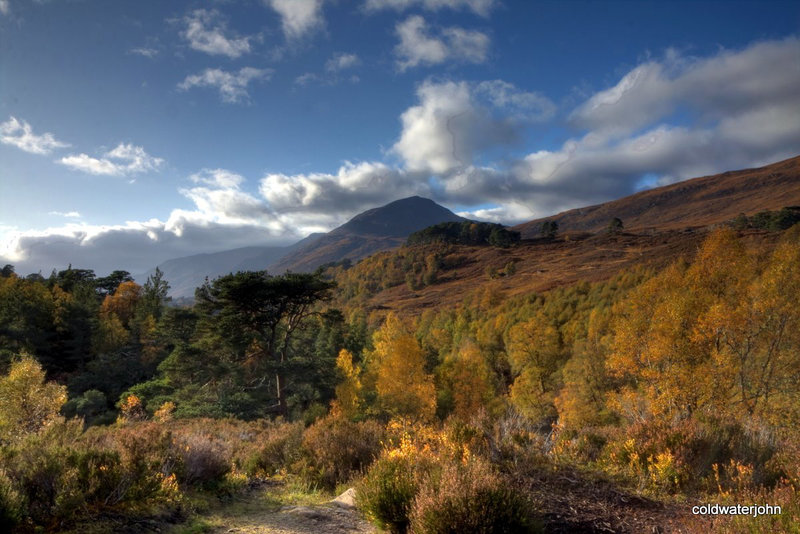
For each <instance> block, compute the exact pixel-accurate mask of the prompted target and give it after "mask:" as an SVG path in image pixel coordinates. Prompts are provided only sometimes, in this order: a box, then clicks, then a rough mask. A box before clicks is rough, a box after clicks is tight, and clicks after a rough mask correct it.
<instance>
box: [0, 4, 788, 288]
mask: <svg viewBox="0 0 800 534" xmlns="http://www.w3.org/2000/svg"><path fill="white" fill-rule="evenodd" d="M798 28H800V5H799V4H798V3H797V2H763V1H762V2H735V1H725V2H688V1H687V2H619V3H613V2H573V1H554V2H533V1H530V2H528V1H511V0H503V1H499V0H352V1H347V0H338V1H333V0H330V1H328V0H239V1H236V0H228V1H216V2H178V1H174V2H172V1H171V2H160V1H139V2H122V1H120V2H102V1H99V0H98V1H89V0H86V1H82V0H72V1H69V0H38V1H37V0H0V261H2V262H9V263H13V264H15V265H17V270H18V272H31V271H37V270H42V271H44V272H45V273H47V272H49V270H50V269H51V268H53V267H56V268H62V267H64V266H65V265H66V264H68V263H70V262H71V263H73V264H74V265H80V266H85V267H89V268H94V269H97V270H98V272H99V273H101V274H102V273H104V272H107V271H109V270H111V269H113V268H122V269H126V270H130V271H132V272H140V271H144V270H146V269H148V268H150V267H152V266H153V265H155V264H157V263H159V262H161V261H164V260H166V259H169V258H173V257H178V256H183V255H188V254H193V253H198V252H213V251H219V250H225V249H228V248H235V247H239V246H247V245H255V244H281V243H288V242H292V241H294V240H296V239H298V238H300V237H303V236H304V235H305V234H307V233H308V232H311V231H323V230H328V229H331V228H333V227H335V226H337V225H338V224H341V223H342V222H344V221H345V220H347V218H349V217H351V216H352V215H354V214H355V213H358V212H360V211H362V210H364V209H367V208H370V207H373V206H376V205H380V204H383V203H386V202H389V201H391V200H395V199H396V198H401V197H404V196H409V195H412V194H420V195H423V196H429V197H431V198H434V199H435V200H436V201H438V202H440V203H442V204H443V205H446V206H448V207H450V208H451V209H454V210H455V211H458V212H460V213H463V214H466V215H469V216H473V217H476V218H481V219H484V220H495V221H501V222H506V223H513V222H519V221H522V220H526V219H531V218H534V217H538V216H544V215H548V214H551V213H555V212H557V211H561V210H563V209H568V208H573V207H578V206H582V205H587V204H593V203H597V202H602V201H605V200H609V199H612V198H617V197H619V196H623V195H626V194H629V193H632V192H634V191H636V190H639V189H641V188H642V187H646V186H653V185H659V184H664V183H670V182H674V181H677V180H682V179H687V178H691V177H694V176H699V175H703V174H710V173H715V172H721V171H724V170H729V169H734V168H742V167H748V166H756V165H762V164H766V163H769V162H772V161H776V160H779V159H783V158H786V157H790V156H793V155H797V154H798V153H800V43H799V42H798Z"/></svg>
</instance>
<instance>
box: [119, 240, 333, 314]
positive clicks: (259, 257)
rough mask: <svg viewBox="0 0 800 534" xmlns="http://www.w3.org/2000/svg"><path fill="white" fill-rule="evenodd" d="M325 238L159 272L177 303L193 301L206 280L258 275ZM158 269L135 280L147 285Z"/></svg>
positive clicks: (201, 257) (176, 264) (199, 257)
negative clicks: (242, 273)
mask: <svg viewBox="0 0 800 534" xmlns="http://www.w3.org/2000/svg"><path fill="white" fill-rule="evenodd" d="M321 235H323V234H319V233H316V234H311V235H309V236H308V237H306V238H305V239H302V240H300V241H298V242H297V243H295V244H294V245H290V246H283V247H243V248H237V249H232V250H224V251H222V252H214V253H210V254H194V255H192V256H185V257H182V258H175V259H172V260H167V261H165V262H164V263H161V264H160V265H159V266H158V268H159V269H161V272H163V273H164V279H165V280H166V281H167V282H169V285H170V292H169V293H170V295H171V296H172V297H173V298H175V299H180V298H191V297H193V296H194V290H195V289H196V288H197V287H199V286H200V285H202V284H203V282H204V281H205V279H206V277H208V278H209V279H214V278H217V277H219V276H222V275H225V274H228V273H235V272H237V271H259V270H263V269H266V268H267V266H268V265H269V264H271V263H274V262H276V261H278V260H279V259H280V258H281V257H282V256H284V255H285V254H287V253H289V252H291V251H292V250H294V248H295V247H298V246H303V245H305V244H306V243H307V242H308V241H313V240H315V239H317V238H319V237H320V236H321ZM154 272H155V269H151V270H150V271H148V272H146V273H143V274H140V275H136V276H135V277H134V278H135V279H136V280H137V281H139V282H140V283H144V281H145V280H147V277H148V276H150V275H151V274H153V273H154Z"/></svg>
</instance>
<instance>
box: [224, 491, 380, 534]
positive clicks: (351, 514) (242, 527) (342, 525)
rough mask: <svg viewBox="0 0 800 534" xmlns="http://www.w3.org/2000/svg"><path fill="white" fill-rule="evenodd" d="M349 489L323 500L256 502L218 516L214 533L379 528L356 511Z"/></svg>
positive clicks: (364, 533)
mask: <svg viewBox="0 0 800 534" xmlns="http://www.w3.org/2000/svg"><path fill="white" fill-rule="evenodd" d="M354 497H355V493H354V491H353V490H352V489H350V490H348V491H346V492H344V493H343V494H342V495H340V496H339V497H337V498H336V499H334V500H332V501H330V502H326V503H316V504H304V505H284V506H279V507H275V506H260V507H259V506H256V507H249V508H248V509H246V511H244V512H242V510H237V511H236V512H234V513H232V514H231V515H227V514H223V515H222V516H218V517H217V521H218V526H217V527H216V528H214V529H213V530H211V532H213V533H214V534H223V533H226V534H227V533H231V534H234V533H236V534H345V533H358V534H368V533H369V534H371V533H375V532H378V531H377V529H376V528H375V527H374V526H372V525H370V524H369V523H368V522H367V521H366V520H365V519H364V518H363V517H361V515H360V514H359V513H358V511H357V510H356V508H355V506H354Z"/></svg>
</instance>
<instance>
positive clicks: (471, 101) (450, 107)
mask: <svg viewBox="0 0 800 534" xmlns="http://www.w3.org/2000/svg"><path fill="white" fill-rule="evenodd" d="M417 98H418V100H419V104H417V105H416V106H412V107H411V108H409V109H407V110H406V111H405V112H404V113H403V114H402V115H401V116H400V121H401V123H402V132H401V134H400V138H399V139H398V141H397V142H396V143H395V144H394V146H393V147H392V152H393V153H394V154H397V155H399V156H400V157H401V158H402V159H403V161H404V163H405V165H406V167H407V168H408V169H410V170H412V171H427V172H431V173H434V174H446V173H448V172H451V171H452V170H454V169H456V168H460V167H465V166H469V165H471V164H472V163H473V160H474V159H475V157H476V155H477V154H479V153H480V152H482V151H484V150H486V149H489V148H492V147H496V146H504V145H509V144H513V143H515V142H516V141H518V140H519V138H520V133H521V129H522V128H523V127H524V122H525V120H526V117H530V118H534V119H536V120H544V119H547V118H549V117H550V116H552V114H553V112H554V109H555V106H554V105H553V104H552V103H551V102H550V101H549V100H548V99H547V98H546V97H544V96H541V95H538V94H536V93H529V92H525V91H520V90H519V89H517V88H516V87H515V86H514V85H512V84H510V83H507V82H503V81H501V80H494V81H492V82H483V83H480V84H471V83H468V82H454V81H446V82H433V81H430V80H429V81H426V82H424V83H422V84H421V85H420V86H418V87H417Z"/></svg>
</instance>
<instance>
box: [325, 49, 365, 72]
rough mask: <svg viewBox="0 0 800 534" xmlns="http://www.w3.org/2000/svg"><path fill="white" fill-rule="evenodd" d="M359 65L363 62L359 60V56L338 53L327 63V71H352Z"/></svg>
mask: <svg viewBox="0 0 800 534" xmlns="http://www.w3.org/2000/svg"><path fill="white" fill-rule="evenodd" d="M359 64H361V60H360V59H359V58H358V55H356V54H347V53H344V52H338V53H336V54H334V55H333V57H331V58H330V59H329V60H328V61H327V62H326V63H325V70H326V71H328V72H331V73H336V72H341V71H343V70H347V69H352V68H353V67H357V66H358V65H359Z"/></svg>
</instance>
